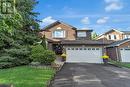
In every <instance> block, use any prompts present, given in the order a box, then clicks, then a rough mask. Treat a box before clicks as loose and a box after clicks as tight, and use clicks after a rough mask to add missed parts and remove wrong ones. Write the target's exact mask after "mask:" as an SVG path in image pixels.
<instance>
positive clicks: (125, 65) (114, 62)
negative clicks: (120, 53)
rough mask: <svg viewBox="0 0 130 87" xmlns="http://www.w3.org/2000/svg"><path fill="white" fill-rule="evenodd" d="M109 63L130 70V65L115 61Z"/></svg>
mask: <svg viewBox="0 0 130 87" xmlns="http://www.w3.org/2000/svg"><path fill="white" fill-rule="evenodd" d="M109 62H110V63H111V64H114V65H116V66H119V67H126V68H130V63H123V62H119V61H113V60H109Z"/></svg>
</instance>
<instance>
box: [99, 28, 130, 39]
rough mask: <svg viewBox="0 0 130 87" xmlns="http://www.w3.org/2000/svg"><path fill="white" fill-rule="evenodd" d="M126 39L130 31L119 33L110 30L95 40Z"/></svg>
mask: <svg viewBox="0 0 130 87" xmlns="http://www.w3.org/2000/svg"><path fill="white" fill-rule="evenodd" d="M127 38H130V31H119V30H116V29H111V30H109V31H107V32H105V33H104V34H102V35H100V36H99V37H98V38H97V39H98V40H100V39H104V40H113V41H118V40H123V39H127Z"/></svg>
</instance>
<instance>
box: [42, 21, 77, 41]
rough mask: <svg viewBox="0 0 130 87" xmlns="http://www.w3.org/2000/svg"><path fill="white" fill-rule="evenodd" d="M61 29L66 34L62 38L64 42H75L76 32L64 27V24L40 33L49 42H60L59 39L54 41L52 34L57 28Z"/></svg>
mask: <svg viewBox="0 0 130 87" xmlns="http://www.w3.org/2000/svg"><path fill="white" fill-rule="evenodd" d="M59 27H60V28H61V29H62V30H65V32H66V37H65V38H63V39H64V40H76V30H75V29H72V28H71V27H69V26H67V25H65V24H61V23H60V24H57V25H55V26H53V27H51V28H50V29H47V30H45V31H42V32H40V33H41V34H42V35H45V36H46V38H48V39H50V40H54V41H60V40H61V39H56V38H53V36H52V33H53V32H54V31H55V30H58V29H57V28H59Z"/></svg>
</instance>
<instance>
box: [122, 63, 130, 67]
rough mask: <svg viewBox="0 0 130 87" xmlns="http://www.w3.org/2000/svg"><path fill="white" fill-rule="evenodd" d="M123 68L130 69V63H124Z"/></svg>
mask: <svg viewBox="0 0 130 87" xmlns="http://www.w3.org/2000/svg"><path fill="white" fill-rule="evenodd" d="M122 66H123V67H126V68H130V63H122Z"/></svg>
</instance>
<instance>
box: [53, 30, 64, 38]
mask: <svg viewBox="0 0 130 87" xmlns="http://www.w3.org/2000/svg"><path fill="white" fill-rule="evenodd" d="M53 38H65V31H64V30H56V31H54V32H53Z"/></svg>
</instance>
